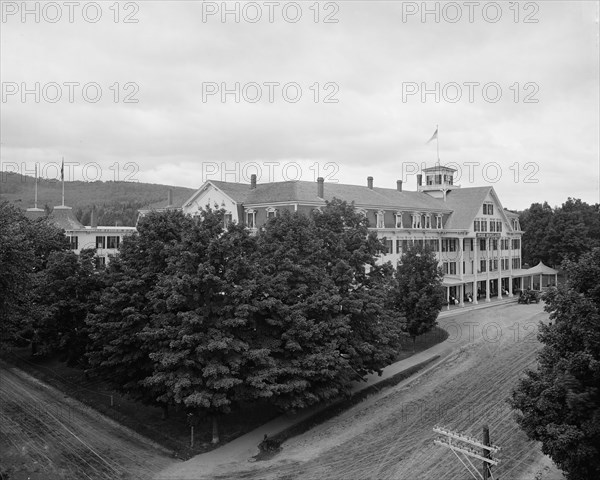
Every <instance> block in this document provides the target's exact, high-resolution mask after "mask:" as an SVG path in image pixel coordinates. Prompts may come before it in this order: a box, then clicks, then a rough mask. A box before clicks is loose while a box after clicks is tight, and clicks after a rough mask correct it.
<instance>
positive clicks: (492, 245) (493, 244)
mask: <svg viewBox="0 0 600 480" xmlns="http://www.w3.org/2000/svg"><path fill="white" fill-rule="evenodd" d="M490 242H491V243H490V250H498V239H497V238H491V239H490Z"/></svg>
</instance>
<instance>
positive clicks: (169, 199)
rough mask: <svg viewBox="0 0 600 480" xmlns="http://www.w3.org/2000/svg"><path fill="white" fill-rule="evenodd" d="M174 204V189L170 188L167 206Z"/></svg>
mask: <svg viewBox="0 0 600 480" xmlns="http://www.w3.org/2000/svg"><path fill="white" fill-rule="evenodd" d="M172 205H173V189H171V188H169V192H168V194H167V207H170V206H172Z"/></svg>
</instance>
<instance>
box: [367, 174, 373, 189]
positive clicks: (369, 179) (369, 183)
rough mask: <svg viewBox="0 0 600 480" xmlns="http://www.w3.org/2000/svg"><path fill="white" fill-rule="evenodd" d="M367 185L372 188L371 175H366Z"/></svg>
mask: <svg viewBox="0 0 600 480" xmlns="http://www.w3.org/2000/svg"><path fill="white" fill-rule="evenodd" d="M367 187H369V188H370V189H371V190H373V177H367Z"/></svg>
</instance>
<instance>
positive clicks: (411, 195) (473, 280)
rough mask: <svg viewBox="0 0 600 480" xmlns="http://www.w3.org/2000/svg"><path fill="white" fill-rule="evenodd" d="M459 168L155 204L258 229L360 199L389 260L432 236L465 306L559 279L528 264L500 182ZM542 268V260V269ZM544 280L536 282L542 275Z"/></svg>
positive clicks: (451, 289)
mask: <svg viewBox="0 0 600 480" xmlns="http://www.w3.org/2000/svg"><path fill="white" fill-rule="evenodd" d="M454 173H455V170H454V169H451V168H447V167H443V166H439V165H438V166H435V167H431V168H427V169H424V170H423V171H422V172H421V174H419V175H417V191H406V190H404V189H403V185H402V181H401V180H398V181H397V187H396V188H395V189H390V188H380V187H376V186H374V184H373V178H372V177H368V179H367V185H366V186H358V185H343V184H339V183H327V184H325V182H324V181H323V179H322V178H319V179H318V180H317V183H313V182H305V181H287V182H272V183H264V184H257V183H256V176H254V175H253V176H252V180H251V183H250V185H248V184H240V183H231V182H222V181H212V180H209V181H207V182H205V183H204V184H203V185H202V186H201V187H200V188H199V189H198V190H197V191H196V192H195V193H194V194H193V195H192V196H191V197H190V198H189V199H187V200H185V201H183V202H181V203H178V204H173V201H172V199H170V200H169V201H168V202H165V203H164V204H155V205H154V206H153V208H151V209H149V210H143V211H141V212H140V214H141V215H144V214H146V213H147V212H149V211H150V210H158V211H160V210H167V209H181V210H182V211H183V212H184V213H186V214H190V215H195V214H198V212H199V211H200V210H201V209H202V208H204V207H205V206H206V205H211V206H212V205H215V204H216V205H219V206H221V207H222V208H224V209H226V211H227V220H228V221H235V222H242V223H245V224H246V226H247V227H248V228H249V229H251V230H253V231H257V230H258V229H259V228H261V227H262V226H263V225H264V224H265V223H266V221H267V219H268V218H269V217H272V216H276V215H279V214H280V213H282V212H283V211H286V210H287V211H297V212H303V213H306V214H310V212H312V211H313V210H314V209H316V208H319V207H323V206H324V205H325V201H326V200H329V201H330V200H332V199H333V198H338V199H341V200H346V201H347V202H354V205H355V207H356V208H357V210H359V211H361V212H363V213H364V215H366V217H367V219H368V220H369V225H370V229H371V230H373V231H376V232H377V235H378V237H379V238H381V239H382V240H383V241H384V243H385V245H386V246H387V252H388V253H387V254H385V255H382V257H381V261H382V262H386V261H391V262H392V263H394V264H395V263H397V262H398V261H399V260H400V257H401V255H402V252H403V251H404V250H405V249H406V248H407V246H408V245H409V244H411V243H426V244H428V245H430V246H431V247H432V248H433V249H434V250H435V251H436V252H437V258H438V261H439V262H440V264H441V265H442V267H443V270H444V279H443V285H444V286H445V287H446V295H447V299H448V300H450V299H452V298H453V297H454V298H455V299H456V302H457V303H459V304H460V305H464V303H465V302H469V301H472V302H473V303H478V302H481V301H487V302H489V301H490V299H491V298H492V297H499V298H502V297H503V296H509V297H512V296H513V293H514V292H515V290H517V289H520V288H525V287H526V286H531V287H533V288H541V287H542V286H547V285H549V284H551V283H552V280H551V278H550V277H552V279H555V276H554V273H555V271H552V272H550V271H548V272H547V271H544V270H543V269H541V270H540V271H539V272H537V271H536V274H535V277H533V276H532V273H533V269H531V270H524V269H522V268H521V235H522V233H523V232H522V231H521V228H520V225H519V218H518V215H517V214H515V213H513V212H510V211H507V210H505V209H504V208H503V207H502V204H501V202H500V199H499V198H498V195H497V194H496V192H495V190H494V188H493V187H491V186H488V187H473V188H460V186H458V185H456V184H455V183H454ZM537 268H538V267H536V269H537ZM536 281H538V283H537V284H536V283H535V282H536Z"/></svg>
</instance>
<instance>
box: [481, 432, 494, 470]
mask: <svg viewBox="0 0 600 480" xmlns="http://www.w3.org/2000/svg"><path fill="white" fill-rule="evenodd" d="M489 446H490V427H488V426H487V425H484V426H483V448H482V452H483V456H484V457H485V458H486V460H484V461H483V480H489V478H490V474H491V472H490V466H489V464H488V463H487V462H488V460H489V459H490V458H492V456H491V455H490V451H489V450H488V448H489Z"/></svg>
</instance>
